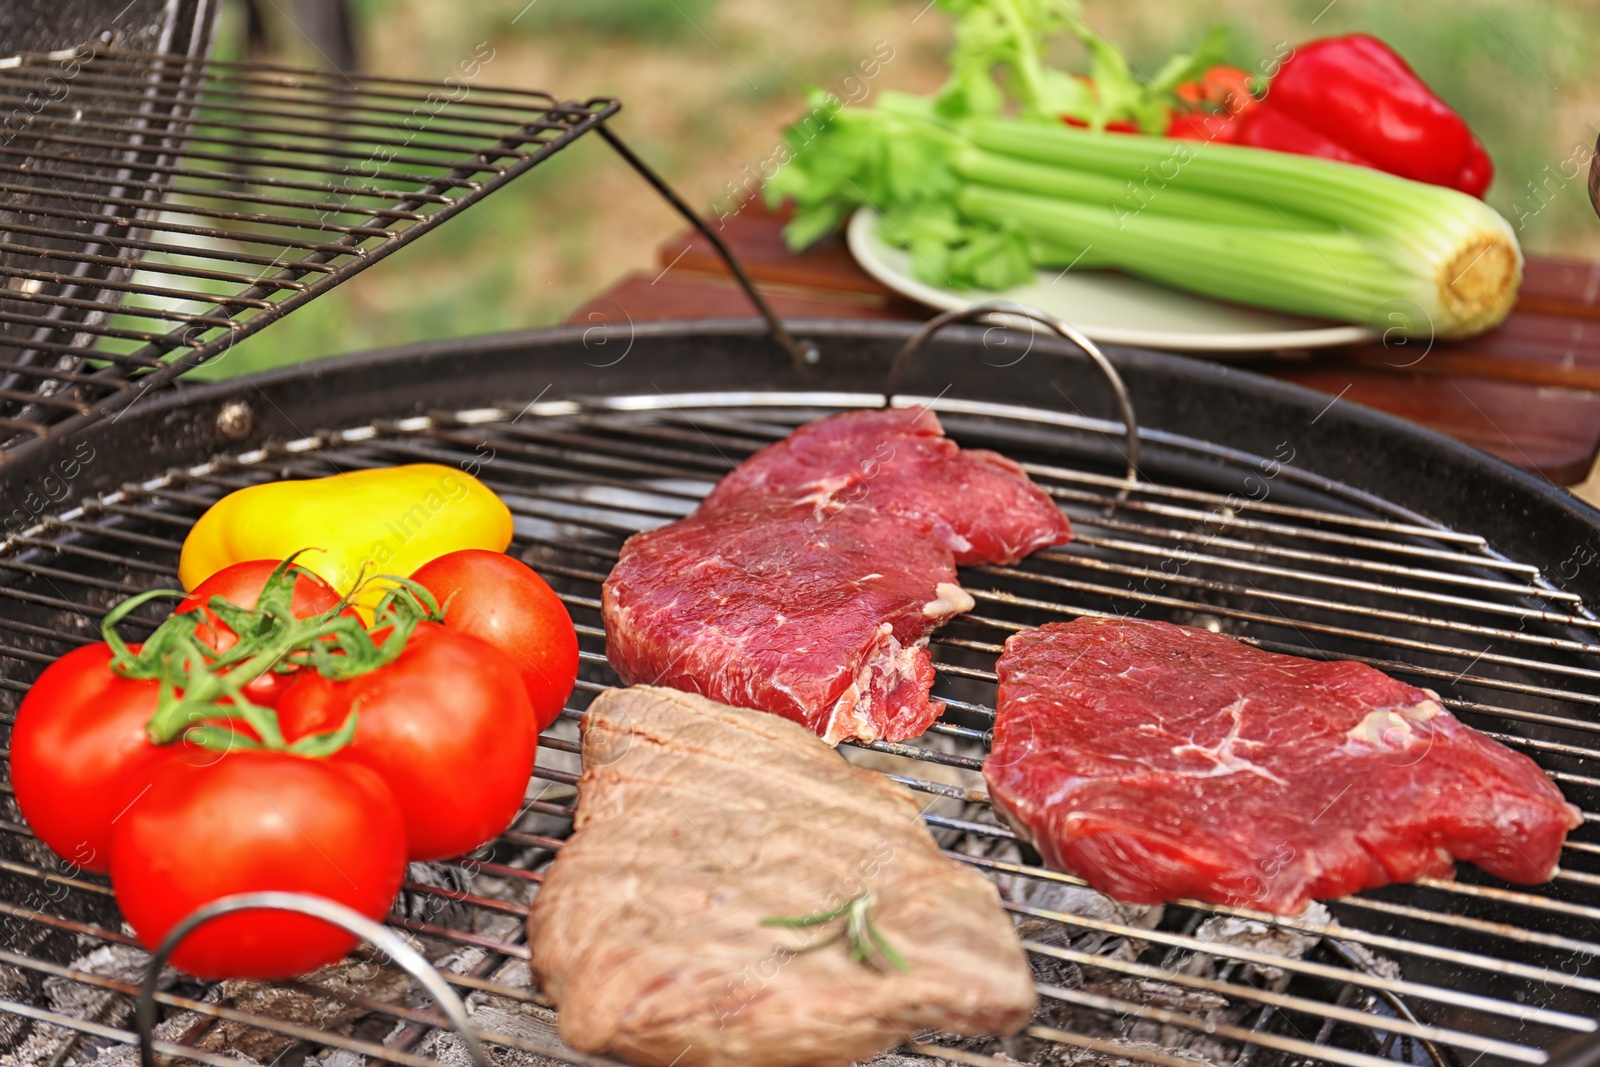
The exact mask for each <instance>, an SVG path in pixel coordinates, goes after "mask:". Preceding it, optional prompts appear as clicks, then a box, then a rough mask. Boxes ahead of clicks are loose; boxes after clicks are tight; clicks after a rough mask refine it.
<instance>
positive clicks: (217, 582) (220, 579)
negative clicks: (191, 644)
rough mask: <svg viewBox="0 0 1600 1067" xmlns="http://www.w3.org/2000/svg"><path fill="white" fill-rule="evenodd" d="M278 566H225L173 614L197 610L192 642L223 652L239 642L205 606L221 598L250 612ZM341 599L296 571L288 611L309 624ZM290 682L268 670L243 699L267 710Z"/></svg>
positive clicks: (318, 580)
mask: <svg viewBox="0 0 1600 1067" xmlns="http://www.w3.org/2000/svg"><path fill="white" fill-rule="evenodd" d="M282 565H283V564H282V563H281V562H280V561H277V560H270V559H256V560H248V561H246V562H244V563H235V564H233V565H231V566H228V567H224V568H222V569H221V570H220V571H218V572H217V573H215V574H213V575H212V576H211V577H209V578H207V579H206V580H205V581H203V582H201V583H200V584H199V585H197V586H195V587H194V590H193V591H192V592H190V593H189V595H188V596H186V597H184V598H183V601H182V602H181V603H179V604H178V606H177V607H176V608H174V609H173V610H172V613H173V614H174V615H179V614H182V613H183V612H186V611H198V612H199V613H200V618H201V620H202V621H201V622H200V625H199V626H198V627H197V628H196V629H195V638H196V639H197V640H199V641H200V642H201V643H202V644H206V645H209V646H210V647H212V648H214V649H216V650H217V651H218V652H226V651H227V650H228V649H230V648H232V647H233V646H234V645H235V644H237V643H238V641H239V637H238V635H237V634H235V633H234V632H233V630H232V629H230V628H229V627H228V624H227V623H225V622H223V621H222V620H221V619H219V618H217V616H216V615H215V614H214V613H213V612H212V611H211V609H210V608H209V607H207V606H206V605H208V604H210V603H211V598H212V597H215V596H220V597H221V598H222V599H223V600H226V601H228V603H230V604H235V605H237V606H239V607H241V608H254V607H255V606H256V603H257V601H258V600H259V599H260V597H261V589H262V587H263V586H264V585H266V584H267V579H268V578H270V577H272V574H273V572H274V571H275V570H277V568H278V567H280V566H282ZM340 600H341V597H340V596H339V593H338V591H337V590H335V589H334V588H333V586H331V585H329V584H328V583H327V582H324V581H323V580H322V579H321V578H318V577H317V576H316V575H314V574H312V573H311V572H310V571H308V570H304V569H301V570H298V571H297V572H296V574H295V582H294V598H293V600H292V601H291V604H290V608H289V611H290V613H291V614H292V615H294V617H295V618H297V619H309V618H312V617H314V616H317V615H322V614H325V613H327V612H329V611H332V610H333V609H334V608H336V607H338V606H339V602H340ZM347 612H348V614H350V615H351V616H352V617H354V616H355V615H356V611H355V609H354V608H349V609H347ZM293 680H294V676H293V675H292V674H279V673H277V672H275V671H268V672H266V673H265V674H262V675H261V676H259V677H257V678H255V679H253V680H252V681H251V682H249V683H248V684H247V685H246V686H245V687H244V694H245V697H246V699H248V700H249V701H250V702H251V703H253V704H260V705H261V706H262V707H271V706H273V705H274V704H276V703H277V702H278V698H279V697H281V696H282V695H283V693H284V690H286V689H288V688H289V683H290V682H292V681H293Z"/></svg>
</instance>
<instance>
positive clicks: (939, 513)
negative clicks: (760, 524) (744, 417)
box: [698, 408, 1072, 567]
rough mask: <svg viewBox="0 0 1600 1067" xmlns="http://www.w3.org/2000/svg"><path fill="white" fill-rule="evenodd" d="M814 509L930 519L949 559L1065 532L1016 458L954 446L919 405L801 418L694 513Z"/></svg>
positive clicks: (1023, 549) (1004, 558) (1015, 556)
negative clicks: (780, 506)
mask: <svg viewBox="0 0 1600 1067" xmlns="http://www.w3.org/2000/svg"><path fill="white" fill-rule="evenodd" d="M777 501H781V502H785V503H795V504H809V505H811V506H812V507H814V508H816V509H817V512H818V514H822V513H824V512H826V511H828V510H831V509H834V508H838V507H842V506H844V505H847V504H857V505H861V506H863V507H867V508H871V509H872V510H874V511H877V512H879V513H880V514H884V515H896V516H899V517H901V518H905V519H910V520H912V521H914V522H916V523H918V524H924V525H927V526H928V527H929V528H931V529H932V531H933V533H934V536H936V537H938V538H939V540H941V541H943V542H944V543H945V545H946V546H948V547H949V549H950V551H951V552H953V553H955V557H956V563H957V564H959V565H960V566H963V567H967V566H972V565H974V564H979V563H1015V562H1016V561H1017V560H1019V559H1021V558H1022V557H1023V556H1026V555H1028V554H1029V553H1031V552H1036V551H1038V550H1039V549H1041V548H1044V547H1045V546H1047V545H1060V544H1065V543H1066V542H1067V541H1070V540H1071V539H1072V526H1071V525H1070V524H1069V523H1068V522H1067V517H1066V516H1065V515H1063V514H1062V513H1061V509H1059V508H1057V507H1056V505H1055V503H1054V501H1052V500H1051V499H1050V498H1049V497H1048V496H1046V495H1045V493H1044V491H1043V490H1041V489H1040V488H1039V487H1038V486H1037V485H1034V484H1033V482H1032V481H1030V480H1029V479H1028V476H1027V475H1026V474H1024V473H1023V472H1022V468H1021V467H1020V466H1019V465H1018V464H1017V463H1015V462H1014V461H1012V460H1010V459H1007V458H1006V457H1005V456H1002V455H1000V454H999V453H997V452H989V451H985V450H983V449H972V448H959V447H957V445H956V443H955V442H954V441H952V440H950V439H949V438H948V437H946V436H945V435H944V428H943V427H942V426H940V425H939V419H938V416H936V415H934V414H933V412H931V411H928V410H926V409H917V410H913V409H910V408H892V409H889V410H875V411H849V412H845V413H844V414H842V415H833V416H830V417H829V418H826V419H819V420H818V421H816V422H812V423H807V424H806V425H804V426H802V427H800V428H799V429H798V430H796V431H795V432H794V433H792V434H790V435H789V436H788V437H786V438H784V439H783V440H782V441H779V442H778V443H777V444H774V445H771V446H769V447H767V448H764V449H762V450H761V451H760V452H757V453H756V454H755V455H753V456H751V457H750V458H749V459H747V460H745V461H744V462H743V463H741V464H739V466H738V468H737V469H736V470H734V471H733V472H732V473H731V474H729V475H728V476H727V477H725V478H723V479H722V481H721V482H720V483H718V485H717V487H716V488H715V489H713V490H712V491H711V495H710V496H708V497H706V499H705V501H704V503H702V504H701V505H700V510H699V512H698V514H700V515H709V514H712V513H713V512H721V511H732V510H742V509H744V508H748V507H750V506H751V505H753V504H769V503H773V502H777Z"/></svg>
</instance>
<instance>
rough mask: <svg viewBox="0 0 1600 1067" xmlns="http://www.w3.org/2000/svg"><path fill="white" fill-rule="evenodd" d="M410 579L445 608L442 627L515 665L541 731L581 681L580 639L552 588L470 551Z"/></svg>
mask: <svg viewBox="0 0 1600 1067" xmlns="http://www.w3.org/2000/svg"><path fill="white" fill-rule="evenodd" d="M411 580H412V581H414V582H416V583H418V584H419V585H421V586H422V587H423V588H424V589H426V590H427V591H428V592H430V593H432V594H433V595H434V597H435V598H436V599H437V600H438V601H439V603H440V604H441V605H444V609H445V610H444V624H445V625H446V626H448V627H449V628H450V629H452V630H459V631H460V632H462V633H465V634H471V635H472V636H473V637H478V638H482V639H483V640H485V641H487V642H489V643H490V644H491V645H493V646H495V647H496V648H498V649H500V650H501V651H502V652H504V653H505V654H506V655H507V656H509V657H510V659H511V661H512V662H513V663H514V664H516V667H517V671H518V673H519V674H521V675H522V683H523V685H524V686H525V687H526V688H527V690H528V700H529V701H530V702H531V703H532V704H533V711H534V714H535V715H537V716H538V719H539V729H540V730H543V729H544V728H545V727H547V726H549V725H550V724H551V723H553V722H555V721H556V718H557V716H559V715H560V714H561V709H562V708H563V707H565V706H566V703H567V697H569V696H571V695H572V686H573V683H574V682H576V681H577V678H578V634H577V631H576V630H574V629H573V627H572V617H571V616H570V615H569V614H568V613H567V606H566V605H565V604H563V603H562V602H561V598H560V597H559V596H557V595H556V592H555V590H554V589H551V588H550V586H549V585H548V584H547V583H546V582H545V580H544V579H543V578H541V577H539V575H538V574H536V573H535V572H534V571H533V569H532V568H531V567H529V566H528V565H527V564H525V563H522V562H520V561H519V560H515V559H512V558H511V557H510V556H508V555H506V554H505V553H503V552H487V551H484V550H483V549H478V548H468V549H462V550H461V551H459V552H451V553H448V554H447V555H443V556H440V557H439V558H438V559H436V560H434V561H433V562H431V563H426V564H424V565H423V566H421V567H419V568H417V570H416V572H415V573H414V574H412V575H411Z"/></svg>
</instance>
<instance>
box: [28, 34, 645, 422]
mask: <svg viewBox="0 0 1600 1067" xmlns="http://www.w3.org/2000/svg"><path fill="white" fill-rule="evenodd" d="M480 66H481V64H477V63H475V62H474V63H473V64H472V65H471V66H470V67H465V68H463V74H465V73H466V71H468V70H471V71H472V76H465V77H461V78H458V79H456V81H455V82H454V83H452V84H448V85H439V84H435V83H428V82H423V81H416V80H411V79H403V78H381V77H372V76H364V75H358V76H355V77H354V78H351V77H346V76H345V75H342V74H331V73H322V72H317V71H308V70H300V69H296V68H289V67H281V66H275V65H270V64H262V63H208V62H202V61H200V60H194V59H188V58H186V57H183V56H176V55H170V54H165V53H138V52H117V51H101V52H96V51H93V50H90V49H88V48H86V47H85V48H78V49H69V50H66V51H62V52H53V53H41V54H28V55H23V56H17V57H12V58H10V59H0V112H3V113H5V114H7V115H8V118H7V119H6V121H5V123H4V128H3V130H0V202H3V205H4V206H3V207H0V446H3V445H8V444H16V443H19V442H22V441H26V440H28V439H31V438H36V437H43V436H45V435H46V434H47V433H50V432H52V431H56V432H58V433H65V432H68V431H70V430H72V429H75V428H76V427H78V426H81V425H83V424H84V423H85V422H87V421H88V420H89V419H91V418H93V417H96V416H98V415H102V414H105V413H108V412H111V411H115V410H118V409H121V408H123V407H125V406H127V405H128V404H130V403H132V402H133V401H134V400H136V399H137V398H138V397H140V396H142V395H144V393H146V392H147V391H149V390H150V389H152V388H156V387H158V386H161V385H164V384H166V383H168V382H170V381H171V380H173V379H175V378H176V377H177V376H178V374H180V373H181V372H182V371H184V370H187V369H189V368H191V367H194V366H196V365H198V364H200V363H202V362H205V361H206V360H210V359H214V358H216V357H217V356H218V355H220V354H222V353H224V352H226V351H227V349H228V348H229V347H231V346H232V345H233V344H235V343H237V342H238V341H240V340H242V339H243V338H245V337H248V336H249V335H251V334H252V333H254V332H255V331H257V330H259V329H261V328H262V327H263V326H266V325H267V324H269V323H271V322H272V321H274V320H275V319H277V318H278V317H280V316H282V315H283V314H285V313H287V312H289V311H291V310H293V309H294V308H296V307H298V306H300V305H301V304H303V303H305V302H306V301H308V300H311V299H313V298H314V297H316V296H317V295H319V294H320V293H323V292H326V291H327V290H329V289H331V288H332V287H333V286H335V285H338V284H339V283H340V282H342V281H345V280H346V279H347V278H349V277H350V276H352V275H353V274H355V273H357V272H358V271H360V270H362V269H364V268H366V267H367V266H370V265H371V264H373V263H375V262H377V261H378V260H380V259H382V258H384V257H385V256H387V255H389V254H390V253H392V252H394V251H396V250H397V249H399V248H401V247H403V246H404V245H406V244H408V243H410V242H411V241H412V240H414V239H416V238H417V237H418V236H420V235H421V234H422V233H424V232H426V231H427V230H429V229H431V228H433V227H434V226H436V225H438V224H439V223H441V222H443V221H444V220H445V219H447V218H449V217H451V216H452V215H455V214H457V213H458V212H460V211H463V210H465V209H466V208H468V207H470V206H471V205H473V204H474V203H476V202H478V201H479V200H481V199H482V198H483V197H485V196H487V195H488V194H489V193H491V192H493V191H495V190H496V189H498V188H500V187H501V186H502V185H504V184H505V183H506V182H508V181H510V180H511V179H512V178H515V177H517V176H518V175H519V174H521V173H523V172H524V171H526V170H528V169H529V168H530V167H532V166H534V165H535V164H537V163H539V162H540V161H541V160H543V159H544V158H546V157H547V156H549V155H551V154H552V153H554V152H557V151H559V150H560V149H562V148H563V147H565V146H566V145H567V144H569V143H570V142H571V141H572V140H573V139H574V138H576V137H578V136H580V135H581V134H583V133H585V132H586V131H588V130H590V129H593V128H595V127H596V126H598V125H599V124H600V123H602V122H603V121H604V120H605V119H607V118H609V117H610V116H611V115H613V114H614V113H615V112H616V111H617V110H618V107H619V105H618V104H617V102H616V101H614V100H610V99H606V98H596V99H592V100H588V101H586V102H583V103H564V102H561V101H558V100H557V99H556V98H554V97H552V96H549V95H547V94H545V93H539V92H530V91H523V90H513V89H492V88H484V87H482V86H479V85H477V84H476V83H475V81H474V77H475V75H476V74H477V72H478V70H477V68H479V67H480Z"/></svg>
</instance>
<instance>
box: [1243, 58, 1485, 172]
mask: <svg viewBox="0 0 1600 1067" xmlns="http://www.w3.org/2000/svg"><path fill="white" fill-rule="evenodd" d="M1308 133H1309V134H1312V136H1308ZM1239 141H1240V143H1241V144H1249V145H1255V146H1256V147H1258V148H1274V149H1277V150H1279V151H1283V152H1297V153H1299V154H1301V155H1312V156H1322V157H1324V158H1329V159H1343V160H1345V161H1346V162H1352V163H1365V164H1366V165H1367V166H1370V167H1374V168H1376V169H1378V170H1383V171H1388V172H1389V173H1390V174H1398V175H1400V176H1401V177H1403V178H1411V179H1414V180H1416V181H1422V182H1429V183H1431V184H1434V185H1445V186H1449V187H1450V188H1453V189H1459V190H1461V191H1462V192H1464V193H1470V194H1472V195H1473V196H1479V197H1481V196H1482V195H1483V194H1484V191H1485V190H1487V189H1488V188H1489V182H1490V181H1491V180H1492V179H1493V177H1494V165H1493V164H1492V163H1491V162H1490V160H1489V156H1488V153H1487V152H1485V151H1484V148H1483V145H1482V144H1481V143H1479V141H1478V139H1477V138H1476V137H1475V136H1473V133H1472V131H1471V130H1470V129H1468V128H1467V124H1466V122H1465V121H1463V120H1462V118H1461V116H1460V115H1458V114H1456V113H1455V111H1453V110H1452V109H1451V108H1450V106H1449V105H1448V104H1446V103H1445V102H1444V101H1443V100H1440V99H1439V98H1438V97H1437V96H1435V95H1434V93H1433V90H1431V89H1429V88H1428V87H1427V85H1425V84H1423V82H1422V79H1420V78H1418V77H1417V75H1416V73H1415V72H1414V71H1413V70H1412V69H1411V68H1410V67H1409V66H1408V65H1407V64H1406V61H1405V60H1403V59H1401V58H1400V56H1399V55H1397V54H1396V53H1395V51H1394V50H1393V49H1391V48H1390V47H1389V46H1388V45H1386V44H1384V43H1383V42H1382V41H1380V40H1378V39H1377V38H1375V37H1370V36H1368V35H1366V34H1352V35H1350V36H1348V37H1327V38H1324V39H1322V40H1318V41H1312V42H1310V43H1308V44H1304V45H1301V46H1300V47H1299V48H1297V49H1295V51H1294V53H1293V54H1292V55H1291V56H1289V58H1288V59H1286V60H1284V62H1283V65H1282V66H1281V67H1280V68H1279V70H1278V73H1277V75H1276V76H1275V77H1274V78H1273V79H1272V84H1271V86H1270V88H1269V89H1268V92H1267V98H1266V100H1264V101H1263V102H1262V103H1261V105H1260V106H1258V107H1256V108H1254V109H1253V110H1252V111H1251V112H1250V115H1249V117H1248V118H1247V119H1246V120H1245V122H1244V128H1243V129H1242V130H1241V132H1240V139H1239Z"/></svg>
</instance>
